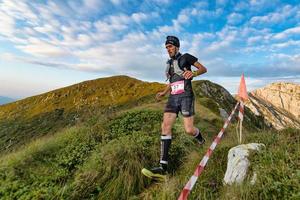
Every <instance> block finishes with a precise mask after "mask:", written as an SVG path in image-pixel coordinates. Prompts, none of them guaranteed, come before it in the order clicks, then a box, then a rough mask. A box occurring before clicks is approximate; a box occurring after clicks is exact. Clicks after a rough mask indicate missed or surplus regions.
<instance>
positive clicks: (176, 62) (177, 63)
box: [165, 52, 191, 79]
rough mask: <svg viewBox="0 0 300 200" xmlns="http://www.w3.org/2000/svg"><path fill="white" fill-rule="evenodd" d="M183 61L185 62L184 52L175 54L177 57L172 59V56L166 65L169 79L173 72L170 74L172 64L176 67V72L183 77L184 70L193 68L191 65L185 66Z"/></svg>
mask: <svg viewBox="0 0 300 200" xmlns="http://www.w3.org/2000/svg"><path fill="white" fill-rule="evenodd" d="M183 63H184V60H183V59H182V54H181V53H179V52H178V53H177V54H176V55H175V59H172V58H171V59H169V60H168V61H167V63H166V64H167V66H166V70H165V73H166V77H167V79H169V78H170V76H171V74H170V68H171V66H173V68H174V73H175V74H177V75H179V76H181V77H183V76H182V74H183V73H184V71H186V70H191V67H187V68H183Z"/></svg>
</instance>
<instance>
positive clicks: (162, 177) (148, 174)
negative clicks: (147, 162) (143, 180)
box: [142, 168, 167, 181]
mask: <svg viewBox="0 0 300 200" xmlns="http://www.w3.org/2000/svg"><path fill="white" fill-rule="evenodd" d="M142 174H143V175H144V176H146V177H148V178H151V179H154V180H159V181H165V180H166V177H167V176H166V175H161V174H154V173H152V172H151V171H150V170H148V169H146V168H143V169H142Z"/></svg>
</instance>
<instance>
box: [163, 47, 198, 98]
mask: <svg viewBox="0 0 300 200" xmlns="http://www.w3.org/2000/svg"><path fill="white" fill-rule="evenodd" d="M196 61H198V59H197V58H196V57H194V56H192V55H191V54H188V53H185V54H183V55H181V54H180V53H177V54H176V56H175V58H171V59H170V60H168V62H167V69H168V71H167V73H168V77H169V80H170V83H174V82H176V81H181V80H184V93H181V94H174V95H176V96H177V97H184V96H194V93H193V88H192V78H191V79H184V77H183V75H182V74H183V72H184V71H185V70H191V66H192V65H193V64H194V63H195V62H196ZM170 95H172V94H170Z"/></svg>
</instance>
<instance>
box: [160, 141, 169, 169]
mask: <svg viewBox="0 0 300 200" xmlns="http://www.w3.org/2000/svg"><path fill="white" fill-rule="evenodd" d="M171 142H172V136H171V135H162V136H161V142H160V165H161V166H162V168H163V169H164V170H166V169H167V166H168V160H169V149H170V146H171Z"/></svg>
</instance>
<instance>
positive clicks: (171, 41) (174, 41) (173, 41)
mask: <svg viewBox="0 0 300 200" xmlns="http://www.w3.org/2000/svg"><path fill="white" fill-rule="evenodd" d="M167 44H172V45H174V46H175V47H180V43H179V39H178V38H177V37H176V36H167V40H166V43H165V45H167Z"/></svg>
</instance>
